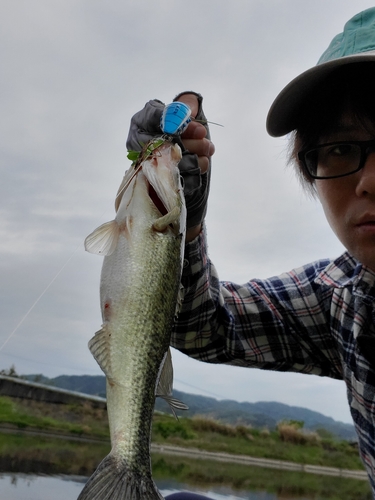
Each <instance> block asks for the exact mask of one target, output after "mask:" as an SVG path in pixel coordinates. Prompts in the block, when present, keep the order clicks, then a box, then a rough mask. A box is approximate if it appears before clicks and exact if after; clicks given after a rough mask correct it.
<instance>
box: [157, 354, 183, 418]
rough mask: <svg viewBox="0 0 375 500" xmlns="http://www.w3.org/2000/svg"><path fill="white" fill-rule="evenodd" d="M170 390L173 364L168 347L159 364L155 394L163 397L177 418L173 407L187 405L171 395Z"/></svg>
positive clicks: (171, 388)
mask: <svg viewBox="0 0 375 500" xmlns="http://www.w3.org/2000/svg"><path fill="white" fill-rule="evenodd" d="M172 390H173V365H172V355H171V350H170V349H168V350H167V352H166V353H165V355H164V359H163V361H162V363H161V366H160V370H159V377H158V382H157V385H156V391H155V395H156V396H157V397H159V398H162V399H164V400H165V401H166V402H167V403H168V404H169V406H170V408H171V410H172V413H173V415H174V416H175V417H176V418H177V415H176V412H175V409H176V410H188V409H189V407H188V406H186V405H185V404H184V403H182V402H181V401H179V400H178V399H175V398H174V397H173V396H172Z"/></svg>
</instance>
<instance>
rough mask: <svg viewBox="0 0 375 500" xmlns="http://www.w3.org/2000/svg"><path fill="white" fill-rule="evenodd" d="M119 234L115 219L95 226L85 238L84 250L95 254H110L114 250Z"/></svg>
mask: <svg viewBox="0 0 375 500" xmlns="http://www.w3.org/2000/svg"><path fill="white" fill-rule="evenodd" d="M119 234H120V228H119V225H118V224H117V222H116V221H115V220H112V221H110V222H106V223H104V224H102V225H101V226H99V227H97V228H96V229H95V231H93V232H92V233H91V234H89V235H88V236H87V238H86V239H85V250H86V251H87V252H90V253H95V254H97V255H111V253H113V252H114V250H115V248H116V246H117V242H118V237H119Z"/></svg>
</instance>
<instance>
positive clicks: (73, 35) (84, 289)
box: [0, 0, 373, 422]
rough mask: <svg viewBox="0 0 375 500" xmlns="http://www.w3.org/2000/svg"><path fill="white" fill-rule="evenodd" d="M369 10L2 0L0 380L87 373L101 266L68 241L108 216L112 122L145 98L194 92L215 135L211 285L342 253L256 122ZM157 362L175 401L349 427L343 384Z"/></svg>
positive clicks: (119, 135) (120, 127)
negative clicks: (309, 417) (305, 414)
mask: <svg viewBox="0 0 375 500" xmlns="http://www.w3.org/2000/svg"><path fill="white" fill-rule="evenodd" d="M371 6H373V2H371V1H365V0H356V1H355V2H353V1H352V0H315V1H314V2H307V1H303V0H267V1H264V0H232V1H230V2H223V1H218V0H189V1H188V2H187V1H182V0H159V1H152V0H116V1H114V0H108V1H106V2H104V1H103V0H54V1H53V2H51V1H50V0H33V1H32V2H31V1H29V0H3V1H2V2H1V4H0V60H1V67H2V77H1V79H0V102H1V113H0V141H1V183H0V213H1V217H0V255H1V260H0V280H1V302H0V313H1V324H0V343H1V345H3V347H2V349H1V351H0V369H7V368H9V367H10V366H11V365H12V364H14V365H15V367H16V370H17V371H18V372H19V373H21V374H27V373H43V374H45V375H47V376H51V377H53V376H57V375H61V374H75V375H83V374H100V373H102V372H101V371H100V369H99V367H98V365H97V364H96V362H95V360H94V359H93V357H92V355H91V353H90V352H89V350H88V347H87V342H88V340H89V339H90V338H91V337H92V335H93V334H94V332H96V331H97V330H98V329H99V327H100V325H101V317H100V310H99V277H100V269H101V265H102V259H101V258H100V257H98V256H96V255H91V254H88V253H85V251H84V249H83V241H84V238H85V237H86V235H87V234H89V233H90V232H91V231H92V230H93V229H94V228H95V227H97V226H98V225H99V224H101V223H103V222H105V221H107V220H111V219H112V218H113V216H114V208H113V202H114V197H115V194H116V191H117V188H118V185H119V183H120V181H121V179H122V176H123V173H124V171H125V170H126V169H127V168H128V166H129V162H128V160H127V159H126V146H125V141H126V136H127V130H128V126H129V121H130V118H131V116H132V115H133V114H134V113H135V112H136V111H138V110H139V109H141V108H142V107H143V105H144V104H145V102H146V101H148V100H149V99H152V98H159V99H160V100H162V101H164V102H170V101H172V99H173V97H174V96H175V95H176V94H177V93H178V92H180V91H182V90H188V89H193V90H196V91H199V92H201V93H202V94H203V96H204V108H205V113H206V115H207V118H208V119H209V120H211V121H214V122H219V123H221V124H223V125H224V128H220V127H215V126H212V127H211V134H212V139H213V141H214V143H215V145H216V154H215V156H214V161H213V172H212V188H211V198H210V203H209V211H208V216H207V232H208V240H209V253H210V256H211V258H212V260H213V262H214V263H215V265H216V267H217V269H218V271H219V274H220V277H221V279H223V280H230V281H235V282H245V281H247V280H248V279H251V278H266V277H269V276H271V275H274V274H278V273H281V272H283V271H288V270H290V269H292V268H294V267H297V266H299V265H302V264H305V263H308V262H310V261H313V260H315V259H318V258H321V257H335V256H338V255H339V254H340V253H341V252H342V247H341V245H340V244H339V243H338V242H337V241H336V239H335V237H334V236H333V235H332V234H331V231H330V229H329V227H328V225H327V223H326V221H325V219H324V216H323V213H322V210H321V208H320V206H319V204H318V202H316V201H312V200H309V199H308V198H307V197H306V196H305V195H304V194H303V192H302V190H301V188H300V187H299V185H298V183H297V181H296V180H295V179H294V177H293V172H292V171H291V170H290V168H289V167H285V165H286V152H287V140H286V139H285V138H281V139H273V138H270V137H269V136H268V135H267V133H266V130H265V118H266V115H267V112H268V108H269V106H270V105H271V103H272V101H273V99H274V98H275V97H276V95H277V94H278V92H279V91H280V90H281V89H282V88H283V87H284V85H286V84H287V83H288V82H289V81H290V80H291V79H292V78H294V77H295V76H297V75H298V74H299V73H301V72H302V71H304V70H306V69H308V68H309V67H311V66H313V65H314V64H315V63H316V61H317V60H318V58H319V57H320V55H321V53H322V52H323V51H324V50H325V48H326V47H327V45H328V44H329V42H330V41H331V39H332V38H333V37H334V36H335V35H336V34H337V33H339V32H341V31H342V28H343V25H344V23H345V22H346V21H347V20H348V19H349V18H350V17H351V16H353V15H354V14H356V13H357V12H359V11H360V10H363V9H366V8H368V7H371ZM47 287H48V288H47ZM43 292H45V293H44V294H43ZM41 294H43V295H42V297H41V298H40V300H39V301H38V303H37V304H36V305H35V307H33V305H34V304H35V302H36V301H37V300H38V298H39V297H40V296H41ZM31 308H33V309H32V311H31V312H30V313H29V314H27V313H28V311H29V310H30V309H31ZM26 315H27V316H26ZM25 316H26V317H25ZM20 323H21V324H20ZM18 325H19V326H18ZM17 326H18V328H17ZM14 331H15V333H14V334H13V336H12V337H11V338H10V339H9V340H8V341H7V339H8V338H9V335H10V334H11V333H12V332H14ZM6 341H7V342H6ZM4 342H6V344H5V345H4ZM173 356H174V366H175V377H176V380H175V387H176V388H178V389H179V390H182V391H185V392H194V393H200V394H205V395H215V396H216V397H219V398H225V399H227V398H230V399H236V400H238V401H250V402H255V401H279V402H282V403H286V404H290V405H298V406H304V407H306V408H310V409H312V410H316V411H320V412H321V413H324V414H325V415H328V416H332V417H333V418H335V419H337V420H341V421H344V422H351V418H350V414H349V410H348V408H347V403H346V396H345V387H344V384H343V382H338V381H332V380H329V379H326V378H319V377H315V376H307V375H297V374H280V373H271V372H263V371H260V370H254V369H253V370H247V369H243V368H235V367H228V366H216V365H215V366H214V365H207V364H204V363H199V362H197V361H193V360H191V359H189V358H187V357H186V356H183V355H182V354H180V353H178V352H176V351H173Z"/></svg>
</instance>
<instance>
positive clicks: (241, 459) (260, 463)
mask: <svg viewBox="0 0 375 500" xmlns="http://www.w3.org/2000/svg"><path fill="white" fill-rule="evenodd" d="M0 433H5V434H21V435H22V434H24V435H28V436H39V437H45V438H46V437H47V438H51V439H64V440H69V441H78V442H85V443H93V444H100V443H109V440H108V439H99V438H94V437H90V436H74V435H70V434H61V433H57V432H52V431H39V430H37V429H18V428H16V427H14V426H9V425H0ZM151 451H152V452H154V453H162V454H166V455H175V456H178V457H185V458H193V459H194V460H213V461H215V462H226V463H235V464H241V465H248V466H252V467H264V468H267V469H279V470H289V471H297V472H307V473H309V474H320V475H325V476H336V477H337V476H338V477H346V478H351V479H360V480H367V474H366V472H365V471H361V470H350V469H339V468H336V467H322V466H319V465H308V464H297V463H294V462H287V461H285V460H271V459H269V458H257V457H249V456H247V455H233V454H231V453H218V452H210V451H204V450H198V449H197V448H181V447H177V446H170V445H161V444H157V443H153V444H152V445H151Z"/></svg>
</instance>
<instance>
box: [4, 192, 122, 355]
mask: <svg viewBox="0 0 375 500" xmlns="http://www.w3.org/2000/svg"><path fill="white" fill-rule="evenodd" d="M123 191H124V189H121V190H120V191H119V193H118V194H117V196H116V198H115V199H117V197H118V196H119V195H120V194H121V193H122V192H123ZM107 212H108V209H107V210H105V211H104V212H103V213H102V215H101V217H100V218H103V217H104V215H105V214H106V213H107ZM80 248H81V244H79V245H78V246H77V248H76V249H75V250H74V252H73V253H72V254H71V255H70V257H69V258H68V259H67V260H66V262H65V263H64V264H63V265H62V267H61V268H60V269H59V271H58V272H57V273H56V274H55V276H54V277H53V278H52V280H51V281H50V282H49V283H48V285H47V286H46V287H45V289H44V290H43V291H42V293H41V294H40V295H39V297H38V298H37V299H36V301H35V302H34V303H33V305H32V306H31V307H30V309H29V310H28V311H27V313H26V314H25V315H24V316H23V317H22V319H21V320H20V321H19V323H18V324H17V325H16V327H15V328H14V330H13V331H12V332H11V333H10V334H9V336H8V338H7V339H5V341H4V342H3V344H2V345H1V346H0V351H2V350H3V347H4V346H5V345H6V344H7V343H8V342H9V340H10V339H11V338H12V337H13V335H14V334H15V333H16V331H17V330H18V329H19V327H20V326H21V325H22V324H23V323H24V321H25V320H26V319H27V317H28V316H29V314H30V313H31V312H32V310H33V309H34V308H35V306H36V305H37V304H38V303H39V301H40V300H41V299H42V297H43V296H44V295H45V293H46V292H47V291H48V289H49V288H50V287H51V285H52V284H53V283H54V282H55V281H56V279H57V278H58V277H59V276H60V274H61V273H62V272H63V270H64V269H65V267H66V266H67V265H68V264H69V262H70V261H71V260H72V258H73V257H74V255H75V254H76V253H77V251H78V250H79V249H80Z"/></svg>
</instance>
